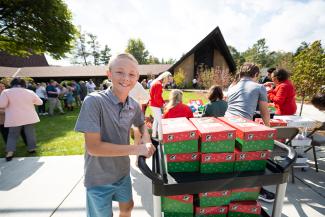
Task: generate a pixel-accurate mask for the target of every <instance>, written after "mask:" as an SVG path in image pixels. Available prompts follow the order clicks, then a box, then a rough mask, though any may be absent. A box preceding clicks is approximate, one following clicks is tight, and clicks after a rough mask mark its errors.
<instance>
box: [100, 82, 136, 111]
mask: <svg viewBox="0 0 325 217" xmlns="http://www.w3.org/2000/svg"><path fill="white" fill-rule="evenodd" d="M105 93H106V94H107V96H109V98H110V99H111V100H112V102H113V103H114V105H117V104H121V102H120V101H119V99H118V97H117V96H115V95H114V93H113V91H112V87H110V88H107V89H106V90H105ZM123 108H127V109H134V106H132V105H131V104H130V97H129V96H128V97H127V98H126V100H125V103H124V104H123Z"/></svg>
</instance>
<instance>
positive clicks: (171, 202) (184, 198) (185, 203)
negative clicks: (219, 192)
mask: <svg viewBox="0 0 325 217" xmlns="http://www.w3.org/2000/svg"><path fill="white" fill-rule="evenodd" d="M161 209H162V211H163V212H164V216H168V217H183V216H185V217H187V216H191V217H193V213H194V206H193V195H191V194H183V195H174V196H166V197H161Z"/></svg>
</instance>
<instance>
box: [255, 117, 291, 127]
mask: <svg viewBox="0 0 325 217" xmlns="http://www.w3.org/2000/svg"><path fill="white" fill-rule="evenodd" d="M255 122H256V123H259V124H262V125H264V122H263V119H262V118H255ZM287 124H288V123H287V122H286V121H284V120H281V119H270V127H280V126H287Z"/></svg>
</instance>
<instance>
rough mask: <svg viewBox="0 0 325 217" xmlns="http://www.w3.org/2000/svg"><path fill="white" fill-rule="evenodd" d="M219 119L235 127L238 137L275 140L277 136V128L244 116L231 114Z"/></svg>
mask: <svg viewBox="0 0 325 217" xmlns="http://www.w3.org/2000/svg"><path fill="white" fill-rule="evenodd" d="M218 119H219V120H221V121H223V122H225V123H227V124H228V125H230V126H232V127H234V128H235V129H236V137H237V138H240V139H241V140H244V141H252V140H274V138H276V137H275V136H276V135H275V134H276V130H275V129H272V128H270V127H266V126H264V125H260V124H257V123H255V122H254V121H251V120H248V119H245V118H242V117H238V116H231V117H227V118H225V117H221V118H218Z"/></svg>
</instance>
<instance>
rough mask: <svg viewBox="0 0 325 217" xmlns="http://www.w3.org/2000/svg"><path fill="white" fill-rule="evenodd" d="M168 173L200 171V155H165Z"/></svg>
mask: <svg viewBox="0 0 325 217" xmlns="http://www.w3.org/2000/svg"><path fill="white" fill-rule="evenodd" d="M165 156H166V162H167V171H168V172H172V173H175V172H197V171H200V153H190V154H167V155H165Z"/></svg>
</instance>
